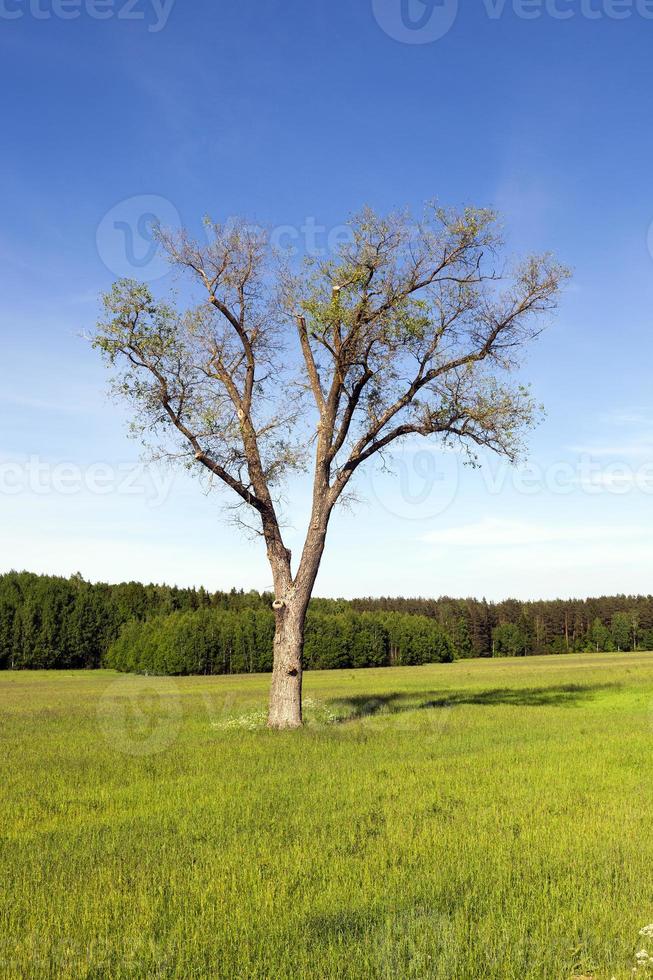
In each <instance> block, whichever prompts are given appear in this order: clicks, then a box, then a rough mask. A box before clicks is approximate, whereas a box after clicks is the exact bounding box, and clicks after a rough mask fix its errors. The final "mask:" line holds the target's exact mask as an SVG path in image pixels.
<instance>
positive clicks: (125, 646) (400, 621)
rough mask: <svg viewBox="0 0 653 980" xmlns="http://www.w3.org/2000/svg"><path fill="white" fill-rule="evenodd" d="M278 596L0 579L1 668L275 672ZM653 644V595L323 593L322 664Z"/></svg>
mask: <svg viewBox="0 0 653 980" xmlns="http://www.w3.org/2000/svg"><path fill="white" fill-rule="evenodd" d="M271 601H272V596H271V595H270V594H268V593H258V592H254V591H252V592H243V591H236V590H232V591H231V592H211V593H210V592H208V591H206V590H204V589H179V588H176V587H170V586H161V585H142V584H141V583H138V582H128V583H122V584H119V585H107V584H102V583H99V584H93V583H90V582H86V581H85V580H84V579H83V578H82V577H81V575H74V576H72V577H71V578H67V579H66V578H60V577H55V576H45V575H35V574H32V573H29V572H9V573H7V574H5V575H0V668H3V669H24V668H41V669H47V668H69V669H70V668H96V667H100V666H103V665H104V666H113V667H116V668H117V669H121V670H140V671H150V672H152V673H241V672H249V671H255V672H258V671H267V670H269V669H270V667H271V651H272V635H273V630H274V618H273V613H272V611H271V608H270V606H271ZM635 649H653V597H652V596H625V595H621V596H604V597H602V598H598V599H582V600H551V601H541V602H519V601H517V600H506V601H505V602H500V603H490V602H486V601H485V600H484V599H482V600H477V599H451V598H446V597H443V598H439V599H419V598H415V599H406V598H378V599H373V598H367V599H354V600H345V599H314V600H313V601H312V603H311V607H310V611H309V618H308V623H307V636H306V651H305V653H306V663H307V666H308V667H309V668H310V667H313V668H318V667H319V668H331V667H366V666H384V665H391V664H397V665H399V664H419V663H426V662H438V661H448V660H452V659H456V658H466V657H490V656H493V655H495V656H529V655H532V654H546V653H566V652H572V651H583V650H595V651H599V650H603V651H610V650H635Z"/></svg>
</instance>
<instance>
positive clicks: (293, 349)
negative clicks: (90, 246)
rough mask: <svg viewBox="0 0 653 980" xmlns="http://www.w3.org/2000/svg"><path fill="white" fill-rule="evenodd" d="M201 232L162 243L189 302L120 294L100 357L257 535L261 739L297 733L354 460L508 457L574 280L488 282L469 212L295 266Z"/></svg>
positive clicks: (383, 225)
mask: <svg viewBox="0 0 653 980" xmlns="http://www.w3.org/2000/svg"><path fill="white" fill-rule="evenodd" d="M206 227H207V242H206V243H199V242H197V241H194V240H192V239H191V238H190V237H189V235H188V234H187V233H186V232H184V231H182V232H178V233H173V232H167V231H166V232H164V231H161V232H160V241H161V244H162V246H163V248H164V249H165V250H166V252H167V254H168V256H169V258H170V261H171V263H172V265H173V267H175V268H176V269H177V271H178V272H180V273H181V274H183V275H185V276H187V278H188V280H189V284H190V288H191V289H199V290H200V295H196V294H195V293H193V294H192V295H191V296H190V299H189V303H188V305H186V306H185V307H184V308H182V309H179V308H178V307H177V305H176V304H175V303H173V302H172V301H163V300H155V299H154V297H153V295H152V293H151V292H150V290H149V288H148V287H147V286H146V285H143V284H139V283H137V282H134V281H132V280H121V281H119V282H117V283H116V284H114V286H113V288H112V290H111V291H110V292H109V293H108V294H106V295H105V296H104V298H103V299H104V307H105V314H106V315H105V317H104V319H103V320H102V321H101V322H99V323H98V326H97V330H96V333H95V336H94V344H95V346H96V347H97V348H99V349H100V350H101V351H102V352H104V354H105V355H106V357H107V358H108V360H109V362H110V363H111V364H112V365H114V366H115V367H117V368H118V373H117V376H116V377H115V378H114V391H115V392H116V393H117V394H118V395H120V396H123V397H125V398H126V399H127V400H128V401H129V402H130V403H131V404H132V406H133V408H134V428H135V430H136V431H138V432H141V433H142V434H143V435H144V437H145V441H146V442H147V443H148V444H149V443H150V442H153V444H154V447H155V451H156V452H157V453H159V454H162V455H164V456H165V457H167V458H172V459H175V460H177V461H182V462H185V463H186V464H190V465H192V464H197V465H198V466H200V467H203V468H204V469H205V470H206V471H208V473H209V474H211V477H212V478H214V480H215V481H216V482H217V483H219V484H222V485H224V486H226V487H228V488H229V489H230V490H231V491H232V493H233V495H234V496H233V500H234V501H236V502H237V504H238V505H239V506H238V508H237V510H236V511H235V514H236V519H237V520H238V521H239V522H240V523H242V524H244V525H245V526H246V527H248V528H249V529H250V530H253V531H255V532H256V533H259V534H261V535H262V537H263V538H264V541H265V545H266V549H267V556H268V560H269V563H270V567H271V570H272V579H273V584H274V603H273V607H274V610H275V617H276V628H275V637H274V664H273V676H272V684H271V692H270V705H269V725H270V726H271V727H273V728H292V727H297V726H299V725H301V723H302V710H301V690H302V653H303V644H304V624H305V618H306V612H307V608H308V603H309V599H310V597H311V594H312V591H313V587H314V584H315V580H316V577H317V574H318V569H319V567H320V562H321V559H322V555H323V552H324V547H325V542H326V536H327V530H328V526H329V522H330V520H331V516H332V513H333V510H334V507H335V506H336V504H337V503H338V502H339V501H341V500H342V499H343V496H344V495H345V494H346V493H347V492H348V491H349V489H350V484H351V481H352V479H353V477H354V475H355V474H356V472H357V471H358V469H359V467H360V466H361V465H362V464H364V463H365V462H367V461H368V460H369V459H371V458H372V457H376V456H380V457H382V458H385V454H387V453H389V452H391V451H392V449H393V448H395V447H396V446H397V445H398V443H400V442H401V441H402V440H405V439H406V438H410V437H429V436H433V437H437V438H440V439H441V440H443V441H444V442H446V443H453V442H459V443H461V444H462V446H464V447H466V448H467V450H468V451H469V452H470V454H471V455H472V456H473V452H474V449H475V448H476V447H488V448H489V449H491V450H494V451H495V452H496V453H499V454H500V455H502V456H505V457H507V458H508V459H510V460H514V459H515V458H516V457H517V455H518V454H519V451H520V448H521V437H522V434H523V432H524V430H526V429H527V428H528V427H529V426H530V425H531V424H532V423H533V421H534V419H535V417H536V416H537V408H536V406H535V405H534V403H533V400H532V398H531V396H530V393H529V391H528V390H527V389H526V388H524V387H522V386H516V385H514V384H512V383H511V381H510V377H509V376H510V374H511V372H512V371H513V370H514V369H515V368H516V367H517V365H518V363H519V359H520V354H521V352H522V351H523V349H524V347H525V346H526V345H527V344H528V342H529V341H531V340H532V339H533V338H534V337H535V336H536V335H537V334H538V333H539V332H540V330H541V329H542V325H543V324H542V314H547V313H549V312H551V311H552V310H553V309H554V308H555V306H556V303H557V297H558V293H559V290H560V287H561V285H562V283H563V281H564V280H565V279H566V277H567V275H568V273H567V271H566V270H565V269H564V268H562V267H561V266H559V265H558V264H557V263H556V262H555V261H554V260H553V259H552V257H551V256H549V255H545V256H540V257H531V258H528V259H527V260H526V261H524V262H523V263H521V264H520V265H518V266H517V267H516V268H515V269H514V270H513V271H512V272H511V273H508V272H502V271H498V261H499V258H500V252H501V248H502V242H501V240H500V236H499V234H498V231H497V221H496V215H495V214H494V213H493V212H491V211H487V210H477V209H473V208H466V209H464V210H463V211H461V212H456V211H453V210H445V209H442V208H438V207H436V206H429V207H427V208H426V210H425V213H424V216H423V219H422V220H421V221H420V222H418V223H416V224H413V222H412V220H411V219H410V217H409V216H408V215H406V214H394V215H390V216H389V217H379V216H377V215H376V214H375V213H374V212H372V211H371V210H369V209H368V210H364V211H363V212H362V213H361V214H360V215H358V216H356V217H355V218H353V219H352V220H351V222H350V229H351V240H350V242H348V243H347V244H346V245H344V246H343V247H342V248H341V249H340V251H339V253H338V254H337V256H336V257H335V258H333V259H330V260H328V261H324V262H320V263H316V262H308V263H307V264H306V265H305V266H303V267H302V268H301V269H295V268H293V267H291V265H290V264H289V263H285V262H284V261H283V258H280V257H277V256H275V254H274V250H273V249H272V248H271V246H270V243H269V237H268V236H267V235H266V233H265V232H264V231H262V230H260V229H256V228H252V227H251V226H248V225H247V224H246V223H244V222H234V223H232V224H230V225H229V226H221V225H217V224H213V223H210V222H207V225H206ZM292 338H294V343H293V344H292V346H291V340H292ZM307 447H308V449H310V452H311V454H312V471H313V497H312V510H311V515H310V519H309V523H308V528H307V532H306V538H305V543H304V547H303V551H302V554H301V556H300V559H299V562H298V563H297V564H296V566H294V565H293V562H292V556H291V554H290V551H289V550H288V548H287V547H286V545H285V543H284V539H283V525H282V519H281V509H280V502H279V487H280V485H281V484H282V481H283V479H284V477H285V476H287V475H288V473H289V472H290V471H292V470H295V469H298V468H301V467H304V466H306V465H307V462H308V451H307ZM246 514H248V515H250V517H246V516H245V515H246ZM252 518H253V522H254V523H253V525H252Z"/></svg>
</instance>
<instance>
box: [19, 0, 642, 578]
mask: <svg viewBox="0 0 653 980" xmlns="http://www.w3.org/2000/svg"><path fill="white" fill-rule="evenodd" d="M402 3H403V8H402ZM100 13H102V14H103V15H104V16H103V19H99V17H98V14H100ZM62 15H65V16H62ZM526 15H528V16H526ZM535 15H537V16H535ZM562 15H564V19H563V16H562ZM411 18H412V19H411ZM421 22H423V24H422V27H421V28H420V27H419V24H420V23H421ZM449 25H450V26H449ZM447 26H449V29H448V30H447V31H446V32H445V28H446V27H447ZM440 33H442V36H441V37H438V36H437V35H438V34H440ZM431 35H435V36H433V37H432V36H431ZM652 54H653V4H651V3H647V2H646V0H637V2H635V0H633V2H632V3H629V0H578V2H575V0H557V3H554V2H553V0H546V2H544V0H543V2H542V3H538V0H529V2H524V3H518V0H512V2H508V0H506V3H505V4H501V3H499V2H498V0H478V2H469V0H467V2H465V3H464V5H463V4H462V3H461V5H460V7H459V8H458V7H457V6H456V4H455V3H454V0H429V5H428V6H424V5H423V4H422V2H421V0H357V2H354V3H352V2H351V0H349V2H344V0H330V2H329V3H326V2H322V0H317V2H314V3H312V4H307V3H306V2H301V3H300V2H295V0H286V2H284V3H279V2H267V3H264V4H263V3H260V2H256V3H255V2H250V0H238V2H235V0H231V2H225V0H212V2H210V3H209V2H204V0H196V2H194V3H192V4H191V3H189V2H186V3H183V2H182V0H176V2H173V3H170V2H169V0H168V3H163V4H161V3H153V2H152V0H136V2H134V0H130V2H129V4H127V3H126V2H125V0H115V3H111V2H110V0H102V2H100V0H95V3H94V2H93V0H26V2H21V0H2V2H0V65H1V68H0V71H1V72H2V74H3V76H4V77H3V79H2V81H3V84H2V88H1V90H0V92H1V94H0V99H1V100H2V120H3V127H2V128H3V136H4V140H3V144H4V145H3V153H2V156H1V157H0V186H1V187H2V201H3V204H2V216H3V220H2V225H1V227H0V254H1V256H2V299H1V302H0V330H1V331H2V350H3V357H2V359H1V361H0V418H1V419H2V430H1V433H0V454H1V457H2V463H1V467H2V468H1V469H0V506H1V507H2V525H1V526H0V566H1V567H2V569H3V570H6V569H9V568H12V567H19V568H29V569H33V570H35V571H44V572H45V571H48V572H58V573H64V574H68V573H70V572H73V571H76V570H79V571H81V572H82V573H83V574H84V575H86V576H87V577H90V578H93V579H109V580H114V581H115V580H120V579H124V578H132V577H133V578H138V579H143V580H148V581H149V580H155V581H161V580H166V581H169V582H177V583H179V584H198V585H199V584H203V585H205V586H207V587H210V588H224V587H231V586H232V585H235V586H238V587H241V586H242V587H244V588H250V587H255V588H264V587H267V586H269V585H270V573H269V570H268V569H267V567H266V564H265V559H264V556H263V554H262V550H261V548H260V545H259V542H249V541H246V540H243V539H242V537H241V536H240V534H239V533H238V532H237V531H236V530H235V529H234V528H233V527H231V526H229V524H228V523H226V522H225V520H224V513H223V510H222V507H221V498H219V497H217V496H215V495H206V494H205V493H203V491H202V488H201V487H199V486H198V485H197V483H196V482H194V481H193V480H191V479H190V478H189V477H188V476H187V475H185V474H177V475H176V476H174V475H173V474H170V473H165V472H163V473H161V472H158V473H152V472H150V473H141V472H139V471H138V469H137V466H138V446H137V445H136V444H134V443H133V442H130V441H129V440H128V439H127V437H126V430H125V414H124V412H123V411H122V410H120V409H116V408H115V407H114V406H112V405H111V404H110V403H109V401H108V400H107V397H106V394H105V390H106V389H105V381H106V378H105V373H104V368H103V367H102V365H101V364H100V362H99V360H98V358H97V355H96V354H95V353H94V352H93V351H92V350H91V349H90V348H89V346H88V344H86V343H85V342H84V341H83V340H82V339H80V336H79V335H80V333H81V332H82V331H84V330H85V329H92V326H93V324H94V321H95V319H96V316H97V312H98V306H97V295H98V293H99V292H100V291H101V290H102V289H105V288H107V287H108V286H109V285H110V283H111V282H112V281H113V279H115V278H116V277H117V275H119V274H121V273H123V272H124V271H131V270H130V269H129V266H130V263H131V264H132V265H133V266H134V268H133V271H132V274H133V275H134V276H135V277H136V278H138V277H140V276H141V275H142V276H143V277H145V278H150V279H154V282H153V286H154V288H155V289H157V290H159V289H161V290H165V289H166V287H167V285H168V279H167V278H166V277H165V276H163V277H158V275H159V273H160V272H161V269H160V267H159V264H158V258H157V256H156V255H154V256H151V255H149V252H148V242H147V241H146V240H143V239H142V238H141V237H140V235H139V224H138V221H139V218H141V217H142V215H143V214H147V213H155V214H157V216H159V217H161V218H162V219H163V221H164V223H171V221H173V220H175V219H176V218H177V216H178V220H180V221H182V222H183V223H184V224H186V225H188V226H189V227H190V228H191V229H194V230H198V229H199V227H200V222H201V218H202V216H203V215H204V214H207V213H208V214H211V215H212V216H214V217H215V218H217V219H224V218H226V217H228V216H229V215H233V214H245V215H247V216H248V217H250V218H252V219H253V220H255V221H259V222H262V223H265V224H269V225H271V226H273V227H279V226H289V227H290V228H293V229H296V231H295V232H294V233H293V234H294V235H295V236H296V241H297V243H298V247H300V248H301V247H303V245H304V246H305V245H306V242H307V235H311V234H313V233H314V234H315V240H316V242H317V244H318V247H320V248H323V247H327V246H328V242H329V240H330V239H329V234H335V233H336V231H337V228H338V226H339V225H340V224H341V222H342V221H343V220H344V219H345V218H346V216H347V215H348V214H349V213H350V212H352V211H353V210H356V209H357V208H359V207H360V206H361V205H362V204H365V203H368V204H370V205H372V206H373V207H375V208H377V209H379V210H384V209H391V208H392V207H394V206H397V205H402V206H403V205H408V206H411V207H413V208H415V209H417V208H419V206H420V204H421V202H423V201H424V200H425V199H428V198H432V197H434V196H437V197H438V198H439V199H440V200H441V201H442V202H443V203H450V204H455V205H458V204H462V203H467V202H470V203H474V204H478V205H489V206H496V207H498V208H499V209H500V210H501V211H502V212H503V215H504V219H505V226H506V232H507V238H508V248H509V251H510V252H511V253H521V252H524V251H541V250H546V249H553V250H554V251H555V252H556V253H557V254H558V255H559V256H560V257H561V258H562V259H563V260H564V261H565V262H566V263H568V264H569V265H571V266H572V267H573V268H574V281H573V285H572V286H571V287H570V288H569V290H568V291H567V293H566V294H565V297H564V300H563V304H562V309H561V312H560V315H559V316H558V318H557V320H556V322H555V323H554V325H553V326H552V328H551V329H550V330H549V331H548V332H547V333H546V334H545V335H544V337H543V338H542V339H541V340H540V341H539V342H538V344H537V345H536V347H535V348H534V349H533V351H532V353H531V356H530V357H529V360H528V363H527V364H526V366H525V368H524V377H525V378H526V379H527V380H530V381H531V382H532V383H533V386H534V389H535V392H536V394H537V396H538V398H540V399H541V400H542V401H543V402H544V403H545V405H546V408H547V412H548V415H547V419H546V421H545V423H544V424H543V425H542V426H540V428H539V429H538V430H537V431H536V432H535V433H534V434H533V436H532V437H531V439H530V449H531V451H530V463H531V469H530V470H528V471H525V472H511V471H510V470H509V469H508V468H507V467H505V466H503V465H499V466H498V465H497V462H496V461H492V460H487V461H484V463H483V466H482V467H481V469H480V470H476V471H471V470H468V469H466V468H462V467H461V466H460V465H459V460H458V459H457V458H456V457H454V456H452V454H446V455H444V454H439V453H437V452H436V451H434V450H433V451H429V452H428V453H426V454H425V449H424V447H423V446H408V447H407V448H406V450H405V451H404V452H403V453H402V454H401V457H400V459H399V461H398V466H397V473H396V476H395V477H388V476H384V475H382V474H379V473H377V472H375V471H374V470H371V471H370V470H368V472H367V473H366V474H364V475H363V476H362V477H361V479H360V481H359V484H358V492H359V495H360V496H361V498H362V499H361V502H360V503H359V504H358V506H357V507H356V509H355V510H354V511H353V512H352V513H349V512H343V513H341V514H339V515H338V516H337V517H336V519H335V522H334V525H333V527H332V531H331V539H330V545H329V548H328V551H327V556H326V558H325V561H324V565H323V568H322V571H321V574H320V578H319V580H318V585H317V591H318V592H319V593H320V594H323V595H348V596H350V595H360V594H422V595H439V594H443V593H448V594H455V595H470V594H475V595H479V596H480V595H486V596H488V597H492V598H501V597H504V596H507V595H515V596H518V597H524V598H526V597H535V596H554V595H563V596H564V595H587V594H596V593H605V592H622V591H623V592H633V591H644V592H649V591H651V565H652V562H651V557H650V556H651V554H653V530H651V528H652V522H651V519H650V518H651V508H652V507H653V465H652V463H653V396H652V394H651V383H650V373H651V319H652V317H653V257H652V254H651V250H652V249H653V232H651V231H650V228H651V223H652V222H653V189H652V184H651V164H652V160H653V126H652V125H651V115H652V113H651V103H652V101H653V57H652ZM306 228H308V229H309V232H306V231H302V230H301V229H306ZM311 228H313V229H317V231H316V232H311V231H310V229H311ZM321 229H324V231H323V230H321ZM334 229H335V231H334ZM130 244H131V250H130V248H129V246H130ZM148 259H149V260H150V261H148ZM125 263H127V270H125ZM155 277H158V278H155ZM287 499H288V512H289V514H290V516H291V517H292V524H293V527H291V528H290V529H289V531H288V536H289V540H290V544H291V545H292V546H294V548H295V549H297V548H298V547H299V544H300V538H301V527H302V520H303V518H304V516H305V508H306V499H307V486H306V484H305V482H304V481H302V480H298V481H294V482H293V483H292V484H291V485H290V486H289V488H288V491H287Z"/></svg>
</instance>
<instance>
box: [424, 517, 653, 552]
mask: <svg viewBox="0 0 653 980" xmlns="http://www.w3.org/2000/svg"><path fill="white" fill-rule="evenodd" d="M651 536H653V527H649V526H646V525H641V524H631V525H608V524H590V525H584V526H578V525H565V526H560V525H556V526H554V527H551V526H549V525H546V524H538V523H531V522H528V521H509V520H503V519H498V518H487V519H485V520H482V521H478V522H476V523H473V524H462V525H459V526H458V527H449V528H443V529H442V530H438V531H431V532H429V533H428V534H427V535H426V536H425V537H424V540H425V541H427V542H429V543H430V544H435V545H447V546H448V545H455V546H456V547H462V548H476V549H483V548H526V547H532V546H534V545H548V544H560V543H564V544H566V545H572V544H585V543H590V544H600V545H603V544H604V543H606V542H615V541H619V542H625V541H641V540H642V538H645V537H646V538H650V537H651Z"/></svg>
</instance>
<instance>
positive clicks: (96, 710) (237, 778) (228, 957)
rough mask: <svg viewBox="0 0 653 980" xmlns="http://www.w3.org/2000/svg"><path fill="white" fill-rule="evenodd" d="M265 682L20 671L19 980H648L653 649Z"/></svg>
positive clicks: (14, 683) (12, 698)
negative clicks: (301, 689)
mask: <svg viewBox="0 0 653 980" xmlns="http://www.w3.org/2000/svg"><path fill="white" fill-rule="evenodd" d="M267 683H268V679H267V678H266V677H233V678H229V677H215V678H182V679H172V678H166V679H153V678H150V679H148V678H134V677H124V676H119V675H117V674H112V673H108V672H98V673H65V672H60V673H4V674H0V709H1V717H2V722H1V724H2V728H1V757H0V784H1V787H2V789H1V792H2V826H1V852H0V874H1V879H0V889H1V890H2V902H1V910H0V975H1V976H3V977H225V978H226V977H239V978H241V977H242V978H245V977H247V978H259V977H260V978H263V977H265V978H268V977H269V978H286V977H293V978H295V977H302V978H303V977H309V978H312V977H318V978H319V977H334V978H335V977H338V978H345V977H357V978H358V977H361V978H362V977H388V978H389V977H398V978H405V977H437V978H443V980H444V978H446V980H459V978H472V977H473V978H486V977H487V978H497V980H499V978H500V980H511V978H526V977H533V978H543V977H547V978H549V977H550V978H554V980H564V978H571V977H574V976H589V977H596V978H607V980H609V978H611V977H617V978H625V977H630V976H631V969H632V966H633V962H634V959H633V957H634V954H635V952H636V950H637V949H639V948H641V946H642V945H646V940H643V939H641V938H639V937H638V931H639V929H640V928H641V927H642V926H645V925H647V924H648V923H651V922H653V766H652V764H651V760H652V758H653V654H625V655H616V654H615V655H611V654H606V655H596V656H594V655H579V656H568V657H549V658H546V659H545V658H532V659H527V660H518V661H514V660H512V661H508V660H496V661H472V662H463V663H457V664H452V665H437V666H432V667H420V668H399V669H392V670H390V669H387V670H369V671H340V672H328V673H312V674H308V675H307V677H306V682H305V690H306V696H307V698H308V709H307V716H308V725H307V726H306V728H305V730H303V731H301V732H299V733H294V734H281V735H280V734H272V733H269V732H267V731H266V730H265V729H264V728H262V727H261V726H260V720H261V718H262V714H261V713H262V712H263V710H264V706H265V699H266V694H267ZM642 975H643V974H642Z"/></svg>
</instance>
